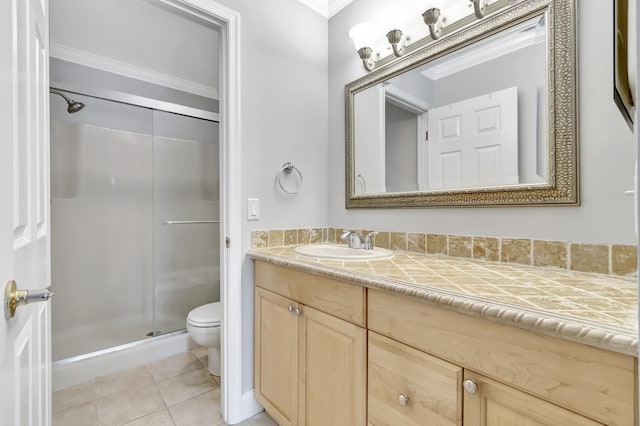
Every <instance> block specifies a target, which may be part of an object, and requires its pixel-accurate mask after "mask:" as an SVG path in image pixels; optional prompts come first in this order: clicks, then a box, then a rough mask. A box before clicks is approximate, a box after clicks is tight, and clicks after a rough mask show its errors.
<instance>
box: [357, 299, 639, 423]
mask: <svg viewBox="0 0 640 426" xmlns="http://www.w3.org/2000/svg"><path fill="white" fill-rule="evenodd" d="M367 304H368V319H367V321H368V324H369V325H368V328H369V329H370V330H374V331H376V332H378V333H380V334H383V335H385V336H388V337H391V338H393V339H395V340H398V341H401V342H403V343H406V344H408V345H410V346H413V347H415V348H417V349H420V350H422V351H425V352H428V353H430V354H433V355H435V356H437V357H439V358H442V359H445V360H447V361H450V362H452V363H454V364H456V365H459V366H461V367H464V368H468V369H471V370H474V371H476V372H478V373H481V374H483V375H485V376H487V377H490V378H493V379H496V380H498V381H501V382H502V383H506V384H509V385H511V386H513V387H515V388H518V389H520V390H523V391H526V392H529V393H532V394H534V395H536V396H538V397H540V398H542V399H544V400H547V401H549V402H552V403H554V404H556V405H559V406H562V407H565V408H568V409H570V410H573V411H576V412H578V413H581V414H582V415H584V416H586V417H590V418H592V419H595V420H598V421H600V422H602V423H605V424H609V425H631V424H635V418H636V416H637V413H636V404H635V397H634V395H635V394H636V383H637V382H636V374H635V372H636V368H635V359H634V358H633V357H630V356H625V355H621V354H618V353H614V352H609V351H606V350H602V349H597V348H593V347H590V346H585V345H581V344H578V343H573V342H569V341H567V340H563V339H559V338H553V337H548V336H544V335H540V334H537V333H533V332H530V331H526V330H522V329H519V328H516V327H514V326H511V325H506V324H501V323H498V322H495V321H489V320H487V319H483V318H478V317H473V316H470V315H465V314H462V313H458V312H454V311H452V310H449V309H444V308H439V307H437V306H434V305H432V304H429V303H425V302H424V301H422V300H419V299H415V298H411V297H407V296H402V295H394V294H390V293H386V292H382V291H377V290H369V292H368V301H367Z"/></svg>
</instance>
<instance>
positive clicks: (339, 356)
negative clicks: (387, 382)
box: [299, 306, 367, 426]
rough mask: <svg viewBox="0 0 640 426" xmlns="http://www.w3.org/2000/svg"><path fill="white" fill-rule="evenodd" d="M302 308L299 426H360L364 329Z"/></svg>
mask: <svg viewBox="0 0 640 426" xmlns="http://www.w3.org/2000/svg"><path fill="white" fill-rule="evenodd" d="M303 309H304V310H303V312H302V314H301V315H300V318H301V323H300V325H301V329H300V360H299V362H300V404H299V406H300V410H301V411H300V415H299V424H300V425H301V426H302V425H306V426H328V425H349V426H363V425H364V424H365V422H366V384H367V383H366V380H367V379H366V363H367V347H366V345H367V335H366V330H365V329H364V328H361V327H358V326H357V325H354V324H351V323H349V322H346V321H344V320H341V319H338V318H336V317H333V316H331V315H327V314H325V313H323V312H320V311H318V310H315V309H313V308H310V307H308V306H305V307H304V308H303Z"/></svg>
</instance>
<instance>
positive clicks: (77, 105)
mask: <svg viewBox="0 0 640 426" xmlns="http://www.w3.org/2000/svg"><path fill="white" fill-rule="evenodd" d="M49 93H54V94H56V95H59V96H62V98H63V99H64V100H65V101H67V112H68V113H69V114H73V113H74V112H78V111H80V110H81V109H82V108H84V104H83V103H82V102H77V101H74V100H73V99H69V98H68V97H67V96H65V95H64V94H63V93H60V92H58V91H57V90H53V89H49Z"/></svg>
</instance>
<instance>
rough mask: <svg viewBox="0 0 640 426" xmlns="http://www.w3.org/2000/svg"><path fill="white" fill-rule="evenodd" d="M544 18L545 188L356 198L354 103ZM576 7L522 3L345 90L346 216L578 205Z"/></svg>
mask: <svg viewBox="0 0 640 426" xmlns="http://www.w3.org/2000/svg"><path fill="white" fill-rule="evenodd" d="M542 15H544V19H545V23H546V46H547V77H546V78H547V99H548V105H547V116H546V124H547V126H546V128H547V142H548V179H547V183H544V184H532V185H526V184H524V185H514V186H503V187H486V188H469V189H466V188H465V189H455V190H453V189H450V190H432V191H424V192H419V191H416V192H396V193H377V194H356V192H355V191H356V182H355V176H354V170H355V167H354V127H355V126H354V96H355V94H356V93H358V92H361V91H363V90H365V89H367V88H369V87H371V86H374V85H376V84H380V83H382V82H383V81H385V80H388V79H389V78H392V77H395V76H397V75H399V74H402V73H404V72H405V71H408V70H410V69H412V68H415V67H418V66H421V65H423V64H425V63H427V62H429V61H431V60H434V59H437V58H440V57H442V56H444V55H447V54H448V53H452V52H455V51H456V50H458V49H460V48H462V47H465V46H469V45H471V44H473V43H474V42H476V41H479V40H482V39H484V38H486V37H489V36H491V35H493V34H496V33H498V32H499V31H503V30H505V29H508V28H510V27H512V26H515V25H517V24H519V23H522V22H524V21H526V20H528V19H532V18H534V17H537V16H542ZM576 31H577V26H576V0H526V1H524V2H522V3H519V4H517V5H515V6H513V7H511V8H509V9H506V10H504V11H502V12H498V13H496V14H494V15H490V16H487V17H485V18H484V19H482V20H481V21H478V22H477V23H475V24H473V25H471V26H469V27H466V28H463V29H461V30H459V31H457V32H455V33H452V34H450V35H448V36H445V37H443V38H441V39H438V40H436V41H434V42H432V43H430V44H428V45H426V46H425V47H423V48H420V49H418V50H415V51H413V52H411V53H407V54H406V55H405V56H403V57H401V58H398V59H397V60H396V61H393V62H391V63H389V64H387V65H385V66H383V67H381V68H379V69H376V70H375V71H373V72H371V73H369V74H367V75H365V76H364V77H362V78H360V79H358V80H356V81H354V82H352V83H349V84H347V85H346V86H345V95H346V117H345V119H346V121H345V133H346V140H345V151H346V152H345V163H346V174H345V181H346V207H347V208H390V207H392V208H397V207H495V206H549V205H565V206H566V205H578V204H579V191H578V114H577V81H576V80H577V71H576V67H577V57H576V51H577V42H576Z"/></svg>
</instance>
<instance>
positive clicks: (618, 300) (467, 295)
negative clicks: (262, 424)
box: [248, 246, 638, 356]
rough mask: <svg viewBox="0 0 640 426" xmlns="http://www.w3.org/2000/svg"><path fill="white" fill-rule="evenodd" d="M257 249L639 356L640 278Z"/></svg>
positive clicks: (301, 266) (411, 256)
mask: <svg viewBox="0 0 640 426" xmlns="http://www.w3.org/2000/svg"><path fill="white" fill-rule="evenodd" d="M295 247H296V246H285V247H272V248H261V249H251V250H249V252H248V255H249V256H250V257H251V258H253V259H256V260H261V261H265V262H269V263H273V264H276V265H281V266H287V267H291V268H294V269H297V270H300V271H305V272H309V273H312V274H317V275H323V276H327V277H329V278H335V279H339V280H344V281H349V282H351V283H354V284H356V285H362V286H364V287H368V288H375V289H383V290H387V291H391V292H395V293H400V294H404V295H409V296H413V297H418V298H421V299H424V300H426V301H428V302H431V303H435V304H437V305H439V306H443V307H447V308H449V309H453V310H456V311H459V312H464V313H468V314H471V315H476V316H482V317H485V318H489V319H492V320H496V321H500V322H503V323H507V324H511V325H515V326H517V327H519V328H523V329H527V330H532V331H536V332H540V333H543V334H547V335H552V336H556V337H561V338H563V339H567V340H571V341H574V342H578V343H583V344H586V345H590V346H594V347H598V348H603V349H607V350H611V351H615V352H618V353H622V354H626V355H632V356H637V355H638V314H637V305H638V286H637V283H636V279H635V278H627V277H616V276H609V275H599V274H590V273H584V272H573V271H567V270H560V269H550V268H540V267H534V266H526V265H515V264H505V263H493V262H486V261H479V260H469V259H461V258H455V257H448V256H435V255H426V254H420V253H413V252H404V251H396V252H394V257H393V258H391V259H386V260H369V261H340V260H330V259H320V258H312V257H307V256H301V255H298V254H296V253H295V251H294V249H295Z"/></svg>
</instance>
